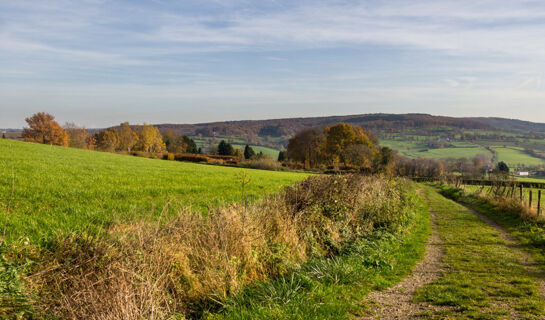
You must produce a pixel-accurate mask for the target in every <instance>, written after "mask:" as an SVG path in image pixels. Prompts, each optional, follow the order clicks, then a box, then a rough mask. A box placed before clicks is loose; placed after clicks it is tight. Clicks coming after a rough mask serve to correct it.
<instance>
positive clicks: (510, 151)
mask: <svg viewBox="0 0 545 320" xmlns="http://www.w3.org/2000/svg"><path fill="white" fill-rule="evenodd" d="M492 149H494V150H496V152H497V154H498V161H503V162H505V163H507V165H509V166H516V165H518V164H524V165H540V164H545V160H543V159H539V158H536V157H533V156H531V155H529V154H527V153H525V152H524V149H522V148H517V147H497V146H492Z"/></svg>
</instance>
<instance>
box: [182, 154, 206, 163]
mask: <svg viewBox="0 0 545 320" xmlns="http://www.w3.org/2000/svg"><path fill="white" fill-rule="evenodd" d="M174 160H176V161H189V162H208V161H209V160H210V159H209V158H208V157H207V156H204V155H202V154H191V153H177V154H175V155H174Z"/></svg>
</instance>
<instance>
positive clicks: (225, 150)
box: [218, 140, 235, 156]
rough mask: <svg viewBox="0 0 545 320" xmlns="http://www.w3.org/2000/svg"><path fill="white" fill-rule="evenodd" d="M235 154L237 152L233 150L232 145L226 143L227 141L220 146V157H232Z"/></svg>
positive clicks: (223, 141)
mask: <svg viewBox="0 0 545 320" xmlns="http://www.w3.org/2000/svg"><path fill="white" fill-rule="evenodd" d="M234 153H235V150H234V149H233V146H232V145H231V144H230V143H227V142H225V140H221V142H220V144H219V145H218V154H219V155H220V156H232V155H233V154H234Z"/></svg>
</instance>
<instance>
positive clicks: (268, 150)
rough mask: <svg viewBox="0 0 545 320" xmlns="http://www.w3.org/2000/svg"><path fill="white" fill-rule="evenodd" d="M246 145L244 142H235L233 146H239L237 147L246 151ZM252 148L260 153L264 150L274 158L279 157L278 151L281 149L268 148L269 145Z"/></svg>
mask: <svg viewBox="0 0 545 320" xmlns="http://www.w3.org/2000/svg"><path fill="white" fill-rule="evenodd" d="M245 146H246V145H244V144H234V145H233V148H237V149H240V150H241V151H242V152H244V147H245ZM251 147H252V149H254V151H255V153H260V152H263V154H266V155H268V156H269V157H271V158H273V159H275V160H276V159H277V158H278V153H280V151H278V150H276V149H273V148H268V147H262V146H251Z"/></svg>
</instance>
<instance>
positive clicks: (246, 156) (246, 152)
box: [244, 145, 255, 160]
mask: <svg viewBox="0 0 545 320" xmlns="http://www.w3.org/2000/svg"><path fill="white" fill-rule="evenodd" d="M254 155H255V151H254V149H252V147H250V146H249V145H246V147H244V159H246V160H249V159H250V158H252V157H253V156H254Z"/></svg>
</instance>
